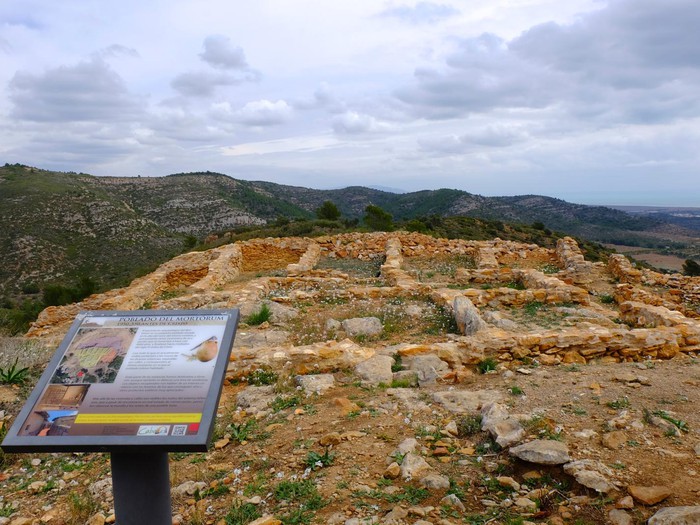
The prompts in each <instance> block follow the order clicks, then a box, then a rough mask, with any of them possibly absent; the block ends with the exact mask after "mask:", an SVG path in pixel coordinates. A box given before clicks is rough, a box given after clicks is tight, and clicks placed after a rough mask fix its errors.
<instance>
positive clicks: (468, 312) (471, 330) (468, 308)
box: [452, 295, 486, 335]
mask: <svg viewBox="0 0 700 525" xmlns="http://www.w3.org/2000/svg"><path fill="white" fill-rule="evenodd" d="M452 310H453V312H454V316H455V321H456V323H457V328H459V331H460V332H461V333H463V334H464V335H474V334H475V333H477V332H478V331H479V330H481V329H482V328H485V327H486V323H485V322H484V320H483V319H482V318H481V315H480V314H479V310H478V309H477V308H476V306H474V303H472V302H471V301H470V300H469V299H467V298H466V297H464V296H463V295H458V296H457V297H455V299H454V301H453V303H452Z"/></svg>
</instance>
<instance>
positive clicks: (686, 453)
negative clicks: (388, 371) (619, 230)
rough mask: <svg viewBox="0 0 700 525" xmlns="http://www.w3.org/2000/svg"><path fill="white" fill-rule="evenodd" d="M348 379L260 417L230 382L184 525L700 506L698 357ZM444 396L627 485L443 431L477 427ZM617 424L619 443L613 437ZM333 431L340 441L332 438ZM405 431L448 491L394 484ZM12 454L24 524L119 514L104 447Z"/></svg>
mask: <svg viewBox="0 0 700 525" xmlns="http://www.w3.org/2000/svg"><path fill="white" fill-rule="evenodd" d="M501 366H502V365H501ZM624 374H627V376H628V377H623V375H624ZM629 379H632V381H629ZM335 380H336V386H334V387H333V388H332V389H331V390H329V391H327V392H326V393H324V394H323V395H321V396H318V395H311V396H305V395H304V394H303V392H301V391H300V390H298V389H296V388H294V386H293V383H292V382H291V380H290V378H279V377H278V378H275V384H274V386H273V387H271V388H273V389H274V394H273V395H274V399H273V401H272V406H271V408H269V409H268V410H267V414H266V415H264V416H262V417H260V416H258V418H257V419H256V417H255V416H252V415H248V414H246V413H245V412H244V411H241V410H240V409H237V408H236V402H235V401H236V397H237V394H238V393H239V392H240V391H242V390H244V389H245V388H247V385H245V384H236V385H226V386H225V388H224V392H223V396H222V400H221V404H220V409H219V423H218V429H217V433H216V435H215V438H216V439H217V440H222V441H217V444H216V447H221V448H212V451H211V452H209V453H207V454H171V479H172V486H173V487H178V486H180V485H181V484H182V483H185V482H188V481H193V482H200V481H201V482H203V486H202V488H201V490H199V491H198V492H196V493H194V494H190V495H187V494H185V495H177V494H176V495H174V512H175V514H176V515H178V519H180V518H181V520H182V522H183V523H211V524H214V523H219V522H221V523H234V524H235V523H248V522H249V521H246V514H245V512H247V511H250V512H251V513H253V511H255V512H256V513H255V514H250V516H252V515H259V514H274V515H276V516H278V517H280V518H283V522H284V523H332V522H334V521H333V520H334V519H339V516H340V515H342V516H345V517H346V518H347V519H350V518H358V519H363V518H368V519H369V518H374V519H377V520H381V519H382V516H384V515H386V513H387V512H389V511H390V510H391V509H393V508H394V507H395V506H397V505H398V506H402V507H405V508H406V509H409V508H413V507H415V508H413V511H412V512H413V513H414V514H413V517H409V518H407V520H406V521H404V522H405V523H414V522H415V521H416V520H418V519H420V516H419V514H421V513H423V514H425V516H423V519H425V520H427V521H428V522H429V523H485V522H487V521H488V522H492V523H522V522H523V520H524V519H527V520H528V521H532V522H541V523H546V522H548V521H549V522H552V523H554V522H553V521H551V520H552V519H554V518H561V519H562V520H563V521H564V522H565V523H579V524H583V523H606V517H605V516H606V512H607V511H608V510H609V509H611V508H613V507H614V505H615V503H616V502H618V501H619V500H620V499H621V498H622V497H623V496H625V495H626V493H627V486H628V485H645V486H650V485H662V486H665V487H668V488H669V489H670V491H671V496H670V497H668V498H667V499H666V500H665V501H663V503H661V504H660V505H656V506H644V505H640V504H638V503H637V504H636V505H635V507H634V508H633V509H631V510H630V511H629V513H630V516H631V517H632V519H633V520H634V522H635V523H643V522H644V520H645V519H647V518H648V517H649V516H650V515H652V514H653V513H654V512H655V510H657V509H658V508H659V507H660V506H680V505H694V504H697V502H698V501H699V499H700V475H699V472H700V459H698V456H697V454H696V452H695V448H694V447H696V446H697V445H698V444H699V443H700V433H699V432H698V431H699V430H700V412H698V410H697V406H698V403H700V389H699V388H698V387H700V361H698V360H696V359H694V358H679V359H674V360H671V361H648V362H646V363H634V364H632V363H628V364H613V365H599V364H589V365H559V366H555V367H541V366H521V367H520V368H519V371H518V369H515V370H511V369H508V368H505V367H502V368H499V369H498V370H496V371H494V372H489V373H486V374H480V373H478V372H477V371H475V372H474V375H472V376H470V377H468V378H467V379H466V380H465V381H464V382H462V383H459V384H441V383H435V384H432V385H424V386H422V387H420V388H383V387H363V386H361V385H360V384H359V383H358V382H357V379H356V378H355V377H354V375H353V374H352V373H351V372H345V371H341V372H337V373H336V374H335ZM8 389H9V390H10V392H11V393H14V394H17V391H16V389H11V388H10V387H3V388H2V393H3V395H2V396H0V399H4V400H5V401H4V402H3V406H4V407H5V409H6V410H7V411H8V413H13V412H14V411H15V410H16V409H17V402H15V403H8V401H7V399H8V398H10V397H12V396H8V395H7V393H8ZM445 390H453V391H454V390H472V391H474V390H492V391H496V392H499V393H500V394H502V398H503V402H504V403H505V404H506V405H507V406H508V408H509V411H510V412H511V413H512V414H522V415H523V416H522V417H523V420H524V421H525V423H524V424H525V427H526V429H527V430H528V434H529V437H531V438H535V437H537V438H553V439H557V440H561V441H562V442H564V443H566V444H567V445H568V447H569V450H570V454H571V456H572V457H573V458H574V459H595V460H599V461H601V462H602V463H604V464H605V465H607V466H608V467H610V469H611V470H612V471H613V472H614V475H613V479H612V481H614V482H616V483H618V484H619V490H616V491H614V492H612V493H610V494H608V495H607V496H606V495H601V494H597V493H596V492H594V491H592V490H590V489H586V488H585V487H582V486H580V485H578V484H576V483H575V481H573V479H572V478H571V477H569V476H567V475H566V474H564V473H563V471H562V469H561V467H544V466H538V465H534V464H529V463H526V462H523V461H521V460H516V459H514V458H512V457H511V456H510V455H509V454H508V452H507V450H505V451H503V450H501V451H499V450H498V447H497V446H496V445H495V444H494V443H493V442H492V441H491V440H490V439H489V438H488V436H487V434H486V433H485V432H481V431H477V432H474V433H473V434H468V435H467V434H466V433H460V434H459V435H456V436H455V435H451V434H449V433H447V432H445V428H446V427H447V425H448V424H449V422H450V421H456V422H458V423H459V424H460V425H464V424H465V421H466V419H464V418H467V417H468V416H469V414H454V413H451V412H449V411H448V410H446V409H445V407H443V406H442V405H440V404H438V403H436V402H435V401H434V400H433V397H432V395H433V393H434V392H436V391H445ZM660 411H664V413H665V414H666V415H667V416H668V417H669V418H670V419H673V420H675V421H677V422H679V423H678V424H679V425H680V426H681V428H682V431H681V432H680V435H679V436H675V435H671V433H670V432H668V431H665V430H663V429H661V428H658V427H656V426H653V425H650V424H649V423H647V422H645V413H646V414H649V413H661V412H660ZM647 419H648V418H647ZM611 422H612V423H611ZM460 428H461V427H460ZM613 430H614V431H616V432H617V433H616V434H615V437H616V440H617V445H616V446H615V447H611V446H610V444H609V443H608V446H606V445H603V442H604V439H603V438H604V437H605V436H606V435H609V434H610V433H611V431H613ZM334 432H336V433H338V434H339V435H340V437H339V442H337V443H336V442H335V441H333V442H334V443H335V444H333V445H330V446H323V445H321V443H322V442H325V441H324V436H328V435H329V434H331V433H334ZM583 436H586V437H583ZM406 438H415V439H416V440H417V441H418V447H419V449H420V450H421V451H422V454H423V456H424V457H425V459H426V460H427V461H428V463H430V464H431V466H433V467H434V468H435V470H436V471H438V472H439V473H440V474H442V475H444V476H447V477H448V478H449V479H450V482H451V487H450V489H448V490H445V489H439V490H433V489H431V490H427V491H426V490H423V489H421V488H420V487H418V485H417V484H416V482H415V480H414V481H405V480H401V479H388V478H385V477H384V473H385V470H386V468H387V465H388V464H389V463H390V462H391V461H392V460H393V459H399V456H398V455H396V454H394V456H393V458H392V453H393V452H394V451H395V449H396V448H397V446H398V445H399V443H401V442H402V441H403V440H405V439H406ZM224 443H225V444H224ZM324 454H325V458H326V459H325V460H323V459H322V458H323V457H324ZM319 458H321V459H319ZM37 460H38V461H37ZM3 461H4V465H3V470H2V473H1V474H0V479H2V481H1V482H0V495H1V497H2V500H1V501H0V512H5V514H4V515H6V516H7V515H9V514H10V512H11V510H12V509H13V508H14V507H13V506H16V509H17V511H16V512H15V513H14V514H12V515H11V516H12V518H13V519H14V518H15V517H16V516H23V517H27V518H42V517H46V516H47V515H51V516H53V518H52V519H51V520H50V521H49V523H84V522H85V520H86V519H87V518H89V517H90V516H91V515H93V514H95V513H97V512H98V511H102V512H103V513H104V515H105V516H109V514H110V513H111V512H112V511H113V509H112V504H111V502H110V501H109V500H103V501H99V500H98V499H96V498H95V496H94V495H91V493H90V490H89V489H90V488H91V487H93V486H94V483H95V482H97V481H99V480H101V479H105V478H108V477H109V463H108V460H107V457H106V455H100V454H32V455H22V456H20V455H6V456H5V457H4V460H3ZM533 472H534V473H535V474H533ZM497 476H509V477H511V478H513V479H514V480H515V481H516V482H517V483H519V484H520V485H522V487H523V488H522V489H521V491H520V492H521V493H526V492H528V491H531V490H532V489H537V488H544V489H546V490H545V491H543V492H542V493H541V497H540V498H539V500H538V504H539V506H538V508H537V510H536V511H529V512H523V510H522V509H517V508H515V507H514V506H513V504H512V500H513V499H514V497H515V496H516V495H517V494H511V492H510V489H507V488H505V487H503V486H501V485H499V483H498V482H495V481H494V479H495V478H496V477H497ZM532 476H535V477H532ZM308 480H311V482H309V481H308ZM37 481H39V482H44V484H43V485H42V484H41V483H39V484H38V485H36V484H34V483H35V482H37ZM33 484H34V485H33ZM32 487H34V488H32ZM36 487H39V488H38V489H37V488H36ZM290 487H292V488H291V489H290ZM295 487H296V488H295ZM289 490H291V494H292V495H291V496H290V495H289V494H288V493H287V492H285V491H289ZM295 490H296V492H295ZM304 491H307V492H306V493H305V492H304ZM446 493H453V494H456V495H457V496H458V497H459V499H460V500H461V501H462V503H463V504H464V507H465V509H464V510H460V509H454V508H451V507H448V506H446V505H443V504H441V500H442V498H443V497H444V496H445V494H446ZM285 498H286V499H285ZM251 501H252V502H254V503H249V502H251ZM3 509H4V510H3ZM86 509H87V511H86ZM237 513H238V514H237ZM81 520H82V521H81ZM221 520H224V521H221ZM440 520H447V521H440ZM343 522H344V521H339V522H338V523H343Z"/></svg>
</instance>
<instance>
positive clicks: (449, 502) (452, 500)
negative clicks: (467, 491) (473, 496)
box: [440, 494, 465, 512]
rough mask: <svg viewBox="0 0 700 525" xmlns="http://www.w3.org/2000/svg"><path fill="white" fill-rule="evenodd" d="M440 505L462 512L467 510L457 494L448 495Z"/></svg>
mask: <svg viewBox="0 0 700 525" xmlns="http://www.w3.org/2000/svg"><path fill="white" fill-rule="evenodd" d="M440 505H446V506H448V507H452V508H455V509H457V510H460V511H462V512H464V510H465V507H464V503H462V501H461V500H460V499H459V498H458V497H457V496H456V495H455V494H448V495H447V496H445V497H444V498H442V499H441V500H440Z"/></svg>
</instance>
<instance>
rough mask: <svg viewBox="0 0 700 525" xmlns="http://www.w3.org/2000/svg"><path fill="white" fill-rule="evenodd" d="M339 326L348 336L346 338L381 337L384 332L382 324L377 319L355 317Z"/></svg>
mask: <svg viewBox="0 0 700 525" xmlns="http://www.w3.org/2000/svg"><path fill="white" fill-rule="evenodd" d="M341 325H342V326H343V330H345V333H346V334H348V337H357V336H358V335H362V336H366V337H373V336H376V335H381V333H382V331H383V330H384V327H383V326H382V322H381V321H380V320H379V318H377V317H355V318H353V319H345V321H343V322H342V323H341Z"/></svg>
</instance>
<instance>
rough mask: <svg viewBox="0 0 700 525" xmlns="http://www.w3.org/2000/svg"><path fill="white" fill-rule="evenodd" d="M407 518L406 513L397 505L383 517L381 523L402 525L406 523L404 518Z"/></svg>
mask: <svg viewBox="0 0 700 525" xmlns="http://www.w3.org/2000/svg"><path fill="white" fill-rule="evenodd" d="M407 517H408V511H407V510H406V509H404V508H402V507H400V506H399V505H396V506H395V507H394V508H393V509H391V511H389V513H387V514H386V516H384V518H383V519H382V523H384V524H386V525H402V524H403V523H406V522H405V521H404V519H405V518H407Z"/></svg>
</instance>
